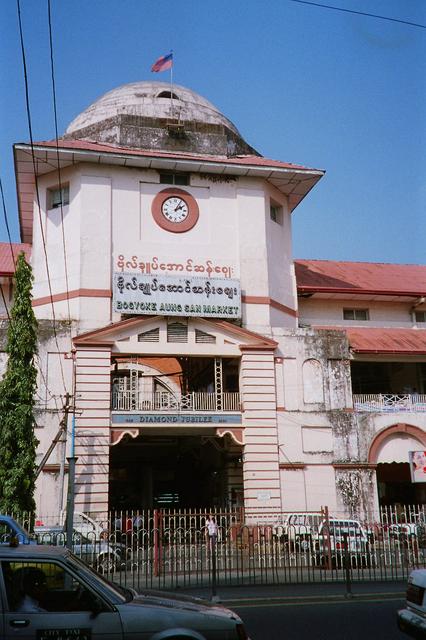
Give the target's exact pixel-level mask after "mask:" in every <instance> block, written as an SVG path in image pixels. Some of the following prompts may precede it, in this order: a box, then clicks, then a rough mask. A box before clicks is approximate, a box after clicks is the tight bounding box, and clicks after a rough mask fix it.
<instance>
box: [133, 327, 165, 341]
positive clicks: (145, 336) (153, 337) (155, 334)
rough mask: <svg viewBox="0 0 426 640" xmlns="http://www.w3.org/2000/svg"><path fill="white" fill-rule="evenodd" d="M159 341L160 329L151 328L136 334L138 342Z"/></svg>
mask: <svg viewBox="0 0 426 640" xmlns="http://www.w3.org/2000/svg"><path fill="white" fill-rule="evenodd" d="M159 341H160V329H159V327H157V328H156V329H151V330H150V331H145V332H144V333H140V334H139V335H138V342H159Z"/></svg>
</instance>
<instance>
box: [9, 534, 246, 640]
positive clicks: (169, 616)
mask: <svg viewBox="0 0 426 640" xmlns="http://www.w3.org/2000/svg"><path fill="white" fill-rule="evenodd" d="M0 566H1V569H0V573H1V572H2V573H3V576H0V612H1V613H2V614H3V615H0V637H1V638H2V640H16V638H17V637H19V638H24V639H25V640H36V639H37V640H40V639H41V638H55V640H65V639H66V638H69V637H71V635H72V637H73V638H75V639H76V640H83V638H91V640H130V639H132V640H133V639H134V638H138V639H140V640H142V639H143V640H165V639H166V638H167V639H169V640H172V638H173V639H174V640H176V639H178V638H179V639H182V640H249V638H248V635H247V633H246V630H245V628H244V625H243V622H242V620H241V618H240V617H239V616H238V615H237V614H236V613H234V612H233V611H230V610H229V609H225V608H224V607H222V606H219V605H217V604H213V603H210V602H207V601H204V600H201V599H199V598H192V597H189V596H180V595H176V594H174V593H167V592H159V591H157V592H156V591H149V590H147V591H142V592H141V593H139V594H137V593H136V591H134V590H133V589H129V588H124V587H121V586H119V585H117V584H114V583H112V582H109V581H107V580H105V579H103V578H102V577H101V576H99V575H98V574H97V573H95V572H94V571H92V570H91V569H90V568H89V567H87V566H86V565H85V564H84V563H82V562H81V561H80V560H79V559H78V558H76V557H75V556H74V554H72V553H71V552H70V551H69V550H67V549H63V548H58V547H48V546H45V545H35V546H33V545H20V546H19V547H16V548H11V547H7V546H1V547H0ZM30 590H31V593H32V596H31V598H32V600H36V601H37V608H38V611H36V610H34V609H33V611H32V612H31V613H24V612H21V611H22V609H23V608H25V606H26V598H25V596H26V595H28V592H29V591H30Z"/></svg>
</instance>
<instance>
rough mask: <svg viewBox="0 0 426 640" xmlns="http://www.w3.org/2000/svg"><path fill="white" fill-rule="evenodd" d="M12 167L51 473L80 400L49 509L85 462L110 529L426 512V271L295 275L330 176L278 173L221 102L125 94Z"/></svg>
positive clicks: (84, 488)
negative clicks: (319, 187) (184, 516)
mask: <svg viewBox="0 0 426 640" xmlns="http://www.w3.org/2000/svg"><path fill="white" fill-rule="evenodd" d="M14 153H15V167H16V180H17V189H18V200H19V215H20V228H21V240H22V242H23V243H25V248H26V251H27V253H29V252H30V251H31V263H32V267H33V271H34V277H35V283H34V292H33V293H34V298H33V306H34V310H35V313H36V316H37V318H38V319H39V322H40V350H39V367H40V378H39V390H38V396H37V398H38V400H37V402H38V408H37V412H38V413H37V424H38V427H37V437H38V438H39V440H40V452H39V457H40V459H41V458H42V457H43V454H44V453H45V452H46V451H47V450H48V448H49V446H50V443H51V442H52V440H53V439H54V437H55V434H56V432H57V429H58V424H59V420H60V417H61V416H62V403H61V401H60V399H59V398H60V397H63V396H64V395H65V393H67V392H68V393H70V394H72V397H73V401H74V404H75V413H74V416H75V419H74V420H73V422H72V427H71V426H70V428H69V432H70V433H69V437H68V442H67V445H66V446H67V448H65V445H64V444H62V445H60V446H58V447H56V448H55V450H54V451H53V452H52V454H51V456H50V458H49V460H48V461H47V462H46V464H45V465H44V468H43V472H42V473H41V475H40V478H39V484H38V490H37V496H36V498H37V508H38V510H39V512H40V513H46V512H49V513H50V512H52V511H54V510H56V511H57V510H60V508H61V507H62V506H63V504H64V478H65V477H66V474H65V471H66V468H65V466H64V459H65V458H64V454H65V453H66V452H68V453H69V451H70V447H75V455H76V456H77V457H78V459H77V464H76V483H75V488H76V507H77V508H78V509H79V510H80V511H86V512H89V513H91V514H93V515H95V516H101V514H105V513H106V512H107V511H108V510H110V509H117V508H128V509H142V508H161V507H170V506H177V507H181V508H198V507H209V506H221V507H223V508H234V507H238V506H241V507H244V509H245V513H246V516H247V517H248V518H249V517H252V518H255V517H256V518H257V517H264V518H269V517H273V516H274V514H276V513H278V512H281V511H293V510H300V511H305V510H318V509H320V508H321V506H324V505H327V506H328V507H329V509H330V510H332V511H333V512H334V513H342V514H343V513H351V514H352V513H357V514H359V515H360V516H363V517H368V518H374V517H376V516H377V514H378V509H379V503H380V502H386V501H388V502H389V501H396V500H399V501H400V500H410V501H414V500H416V501H423V502H424V499H425V497H426V496H424V493H422V491H423V489H422V488H421V487H422V486H425V485H417V486H412V485H411V482H410V477H409V471H408V469H409V465H408V457H407V456H408V452H409V451H411V450H413V449H414V450H415V449H422V448H426V435H425V426H426V411H425V409H426V395H425V392H426V388H425V385H426V368H425V367H426V330H425V329H424V328H422V327H426V325H425V324H422V323H424V322H425V319H426V318H425V316H426V305H425V297H424V296H425V294H426V292H425V289H426V277H425V276H426V267H422V266H417V267H416V266H411V267H408V266H407V267H406V266H399V265H363V264H362V263H337V262H327V261H304V260H299V261H294V259H293V254H292V233H291V218H292V215H297V211H296V212H295V209H296V208H297V206H298V204H299V203H300V201H301V200H302V199H303V198H304V197H305V196H308V193H309V191H310V190H311V189H312V188H314V187H315V185H316V183H317V182H318V181H319V180H320V179H321V178H322V176H323V174H324V172H323V171H322V170H317V169H310V168H306V167H303V166H299V165H294V164H290V163H287V162H280V161H275V160H270V159H267V158H264V157H263V156H261V155H260V154H259V153H258V152H257V151H256V150H254V149H253V148H252V147H251V146H250V145H249V144H248V143H247V142H246V141H245V140H244V139H243V138H242V137H241V135H240V134H239V132H238V130H237V129H236V127H235V126H234V125H233V124H232V123H231V122H230V121H229V120H228V119H227V118H226V117H225V116H224V115H223V114H221V113H220V112H219V111H218V110H217V109H216V108H215V107H214V106H213V105H212V104H211V103H210V102H208V101H207V100H205V99H204V98H202V97H201V96H199V95H198V94H196V93H195V92H193V91H191V90H189V89H187V88H184V87H180V86H174V87H173V92H171V89H170V85H168V84H165V83H159V82H138V83H133V84H129V85H124V86H122V87H119V88H117V89H114V90H112V91H110V92H109V93H107V94H105V95H104V96H103V97H101V98H100V99H99V100H97V101H96V102H94V103H93V104H92V105H91V106H90V107H89V108H87V109H86V110H85V111H83V112H82V113H81V114H80V115H79V116H78V117H77V118H76V119H75V120H74V121H73V122H72V123H71V124H70V126H69V127H68V129H67V131H66V132H65V134H64V136H63V137H62V138H60V139H59V140H57V141H56V140H54V141H47V142H38V143H35V144H34V145H32V146H31V145H29V144H16V145H15V147H14ZM34 167H36V173H37V175H36V176H35V175H34ZM7 251H9V253H10V247H9V245H3V246H2V247H1V252H2V253H3V255H4V256H5V260H6V262H7ZM0 258H1V255H0ZM7 269H8V270H7ZM0 275H1V276H2V277H3V278H4V279H5V280H4V282H5V285H6V284H8V283H10V280H11V276H12V275H13V261H12V260H11V259H10V260H9V263H8V267H6V268H5V271H4V272H3V274H0ZM422 314H423V315H422ZM408 387H410V390H409V389H408ZM388 396H389V397H390V396H392V397H391V398H390V399H386V400H384V398H388ZM58 399H59V400H58ZM407 473H408V475H407Z"/></svg>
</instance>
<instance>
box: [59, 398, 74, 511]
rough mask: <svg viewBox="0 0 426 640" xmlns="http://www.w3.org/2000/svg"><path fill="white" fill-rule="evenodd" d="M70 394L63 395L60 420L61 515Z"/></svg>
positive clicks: (60, 509)
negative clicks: (63, 400)
mask: <svg viewBox="0 0 426 640" xmlns="http://www.w3.org/2000/svg"><path fill="white" fill-rule="evenodd" d="M70 408H71V407H70V394H69V393H66V394H65V406H64V416H63V418H62V420H61V427H62V428H61V436H60V440H59V442H60V444H61V450H60V467H59V497H58V514H60V513H61V511H62V508H63V506H64V484H65V456H66V450H67V428H68V414H69V411H70Z"/></svg>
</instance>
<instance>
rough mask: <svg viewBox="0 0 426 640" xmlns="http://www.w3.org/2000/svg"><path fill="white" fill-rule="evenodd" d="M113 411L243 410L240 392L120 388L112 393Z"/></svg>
mask: <svg viewBox="0 0 426 640" xmlns="http://www.w3.org/2000/svg"><path fill="white" fill-rule="evenodd" d="M111 406H112V411H178V412H192V411H210V412H211V411H232V412H235V411H241V406H240V394H239V393H237V392H231V391H224V392H223V393H221V394H220V396H219V395H218V394H216V393H206V392H201V391H192V392H190V393H186V394H177V393H169V392H168V391H157V392H155V393H151V394H147V393H145V392H143V391H131V390H118V391H114V392H113V393H112V403H111Z"/></svg>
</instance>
